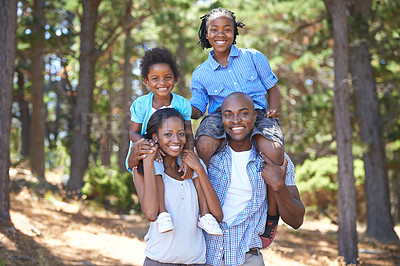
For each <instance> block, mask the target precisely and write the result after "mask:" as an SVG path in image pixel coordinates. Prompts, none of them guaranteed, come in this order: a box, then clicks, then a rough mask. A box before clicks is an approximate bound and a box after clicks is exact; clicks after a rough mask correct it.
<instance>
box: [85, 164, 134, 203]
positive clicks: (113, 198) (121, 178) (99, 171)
mask: <svg viewBox="0 0 400 266" xmlns="http://www.w3.org/2000/svg"><path fill="white" fill-rule="evenodd" d="M83 180H84V182H85V185H84V186H83V188H82V193H83V194H84V195H86V196H87V198H88V199H94V200H96V201H98V202H100V203H102V204H104V205H105V206H108V205H109V206H112V207H117V208H118V209H120V210H123V211H129V210H131V209H135V210H138V202H137V201H135V198H137V197H135V195H136V190H135V187H134V185H133V181H132V173H131V172H125V173H121V172H119V171H117V170H113V169H110V168H108V167H104V166H95V167H94V166H92V167H91V168H89V170H87V171H86V173H85V176H84V178H83Z"/></svg>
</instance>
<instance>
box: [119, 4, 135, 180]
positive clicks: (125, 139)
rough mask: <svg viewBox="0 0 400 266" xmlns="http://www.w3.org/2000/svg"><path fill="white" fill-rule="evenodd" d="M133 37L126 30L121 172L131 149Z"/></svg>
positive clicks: (120, 152)
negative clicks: (130, 110)
mask: <svg viewBox="0 0 400 266" xmlns="http://www.w3.org/2000/svg"><path fill="white" fill-rule="evenodd" d="M131 9H132V1H129V2H128V5H127V12H129V14H130V13H131ZM130 21H132V16H129V18H128V23H129V22H130ZM131 57H132V37H131V29H128V30H127V31H126V38H125V62H124V88H123V90H122V95H121V108H122V110H121V111H122V112H121V117H120V122H121V124H120V126H119V128H120V129H121V134H120V137H119V143H118V148H119V149H118V167H119V170H120V171H121V172H125V171H126V166H125V160H126V155H127V154H128V149H129V130H130V123H131V116H130V112H129V107H130V105H131V103H132V102H131V101H132V100H131V99H132V63H131Z"/></svg>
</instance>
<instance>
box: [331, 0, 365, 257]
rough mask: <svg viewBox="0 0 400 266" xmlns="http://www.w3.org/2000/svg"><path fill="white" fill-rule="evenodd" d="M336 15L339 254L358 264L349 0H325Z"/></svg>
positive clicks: (334, 20) (333, 19) (335, 100)
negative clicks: (348, 22)
mask: <svg viewBox="0 0 400 266" xmlns="http://www.w3.org/2000/svg"><path fill="white" fill-rule="evenodd" d="M324 2H325V5H326V7H327V9H328V11H329V13H330V14H331V16H332V24H333V37H334V42H335V43H334V49H333V54H334V62H335V66H334V72H335V88H334V92H335V96H334V104H335V131H336V142H337V153H338V167H339V169H338V181H339V196H338V202H339V237H338V239H339V255H340V256H343V257H344V259H345V261H346V263H355V264H357V257H358V250H357V230H356V220H357V210H356V193H355V187H354V173H353V156H352V147H351V144H352V142H351V124H350V108H349V100H350V98H349V88H348V75H349V65H348V62H349V53H348V36H347V17H346V0H324Z"/></svg>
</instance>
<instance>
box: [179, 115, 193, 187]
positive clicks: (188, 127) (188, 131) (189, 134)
mask: <svg viewBox="0 0 400 266" xmlns="http://www.w3.org/2000/svg"><path fill="white" fill-rule="evenodd" d="M185 135H186V144H185V149H187V150H191V151H193V149H194V137H193V131H192V122H191V121H190V120H187V121H185ZM182 170H185V172H184V174H183V176H182V179H184V180H185V179H189V178H192V176H193V170H192V169H191V168H190V167H188V165H187V164H186V163H185V162H183V163H182V165H181V167H179V170H178V172H180V171H182Z"/></svg>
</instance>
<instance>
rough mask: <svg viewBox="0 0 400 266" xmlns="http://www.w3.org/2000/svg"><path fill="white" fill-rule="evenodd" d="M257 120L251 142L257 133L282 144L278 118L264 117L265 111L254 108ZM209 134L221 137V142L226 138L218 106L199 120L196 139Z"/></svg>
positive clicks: (253, 141) (217, 137) (215, 137)
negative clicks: (214, 110) (213, 111)
mask: <svg viewBox="0 0 400 266" xmlns="http://www.w3.org/2000/svg"><path fill="white" fill-rule="evenodd" d="M256 112H257V120H256V123H255V126H254V129H253V132H252V133H251V139H252V143H253V144H255V140H254V138H253V136H255V135H257V134H259V135H262V136H264V137H265V138H266V139H269V140H272V141H274V142H277V143H279V144H281V145H282V146H283V134H282V129H281V126H280V125H279V119H277V118H269V117H265V116H264V114H265V112H264V111H263V110H261V109H256ZM203 135H206V136H210V137H212V138H214V139H222V140H223V141H222V144H223V143H224V140H226V133H225V130H224V126H223V125H222V113H221V109H220V108H218V109H217V111H216V112H215V113H213V114H210V115H207V116H206V117H204V118H203V120H202V121H201V122H200V125H199V127H198V128H197V131H196V137H195V139H196V140H197V139H198V138H199V137H200V136H203Z"/></svg>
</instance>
